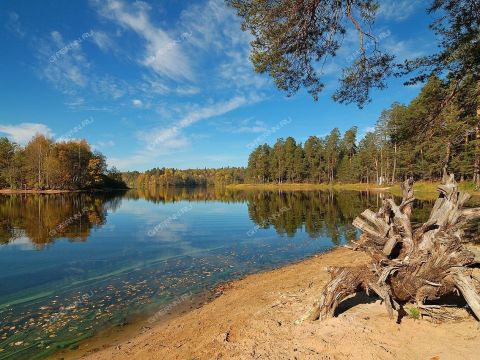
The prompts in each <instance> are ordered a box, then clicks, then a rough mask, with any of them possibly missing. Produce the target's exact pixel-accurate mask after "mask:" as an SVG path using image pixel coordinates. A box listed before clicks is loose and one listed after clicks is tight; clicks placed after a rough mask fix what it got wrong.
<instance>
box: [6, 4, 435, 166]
mask: <svg viewBox="0 0 480 360" xmlns="http://www.w3.org/2000/svg"><path fill="white" fill-rule="evenodd" d="M380 2H381V6H380V9H379V14H378V20H377V22H376V23H375V33H376V34H378V38H379V43H380V46H381V47H382V48H383V49H385V50H388V51H390V52H391V53H393V54H394V55H395V56H396V58H397V60H400V61H401V60H403V59H405V58H411V57H416V56H420V55H426V54H429V53H432V52H433V51H435V38H434V35H433V34H432V32H431V30H429V28H428V24H429V23H430V22H431V18H430V17H429V15H427V13H426V11H425V9H426V7H427V6H428V3H429V1H425V0H424V1H418V0H417V1H416V0H397V1H394V0H384V1H380ZM250 41H251V36H250V35H249V34H248V33H246V32H242V31H241V29H240V20H239V19H238V18H237V16H236V14H235V13H234V11H232V10H231V9H229V8H228V7H227V6H226V5H225V4H224V1H223V0H198V1H197V0H195V1H178V0H163V1H127V0H91V1H87V0H85V1H79V0H71V1H62V0H55V1H53V0H43V1H31V0H2V1H1V2H0V52H1V57H0V99H1V100H0V136H7V137H8V138H10V139H11V140H13V141H15V142H17V143H19V144H22V145H24V144H26V143H27V142H28V140H29V139H30V138H31V137H32V136H33V135H35V134H37V133H41V134H45V135H47V136H49V137H51V138H53V139H55V140H57V141H61V140H68V139H80V138H82V139H86V140H87V141H88V142H89V143H90V144H91V145H92V147H93V149H94V150H98V151H100V152H102V153H103V154H105V156H106V157H107V159H108V164H109V165H110V166H116V167H117V168H118V169H120V170H122V171H125V170H139V171H143V170H146V169H150V168H153V167H176V168H181V169H186V168H204V167H224V166H245V165H246V164H247V159H248V154H249V153H250V152H251V151H252V149H253V148H254V147H255V146H257V145H259V144H263V143H268V144H273V143H274V142H275V141H276V139H277V138H280V137H283V138H286V137H287V136H293V137H294V138H295V139H296V140H297V142H305V140H306V139H307V138H308V137H309V136H310V135H317V136H325V135H327V134H328V133H329V132H330V131H331V130H332V128H334V127H338V128H339V129H340V131H342V132H344V131H345V130H347V129H348V128H350V127H352V126H357V127H358V133H359V136H360V137H361V136H362V135H363V134H365V133H366V132H367V131H369V130H371V129H372V127H373V126H374V125H375V122H376V120H377V119H378V117H379V115H380V113H381V111H382V110H383V109H385V108H388V107H389V106H390V105H391V104H392V103H393V102H394V101H399V102H402V103H408V102H409V101H410V100H411V99H412V98H413V97H415V95H416V94H417V93H418V91H419V86H418V85H417V86H411V87H406V86H404V85H403V81H402V79H395V78H392V79H390V80H389V81H388V88H387V89H386V90H383V91H381V92H380V91H374V92H373V94H372V95H373V96H372V97H373V100H372V102H371V103H370V104H368V105H367V106H365V107H364V108H363V109H358V108H357V107H356V106H355V105H342V104H338V103H335V102H334V101H333V100H332V99H331V95H332V93H333V92H334V90H335V89H336V87H337V85H338V77H339V76H340V74H341V69H342V66H344V65H345V64H346V63H348V62H349V61H351V59H352V56H354V55H355V51H358V42H357V41H358V40H357V35H356V34H355V33H354V32H353V31H349V32H347V34H346V36H345V39H344V41H343V46H342V48H341V49H340V51H339V52H338V56H337V58H335V59H329V60H328V61H327V62H326V64H325V66H324V67H323V76H322V79H323V81H324V82H325V84H326V88H325V90H324V91H323V92H322V93H321V94H320V98H319V100H318V101H317V102H314V101H313V99H312V97H311V96H310V95H308V94H307V93H306V92H305V91H300V92H299V93H297V94H296V95H294V96H293V97H287V96H286V94H285V93H283V92H281V91H279V90H277V89H276V87H275V85H274V83H273V82H272V80H271V79H270V78H269V77H268V76H267V75H263V74H257V73H255V71H254V69H253V66H252V65H251V63H250V61H249V42H250ZM403 80H404V79H403Z"/></svg>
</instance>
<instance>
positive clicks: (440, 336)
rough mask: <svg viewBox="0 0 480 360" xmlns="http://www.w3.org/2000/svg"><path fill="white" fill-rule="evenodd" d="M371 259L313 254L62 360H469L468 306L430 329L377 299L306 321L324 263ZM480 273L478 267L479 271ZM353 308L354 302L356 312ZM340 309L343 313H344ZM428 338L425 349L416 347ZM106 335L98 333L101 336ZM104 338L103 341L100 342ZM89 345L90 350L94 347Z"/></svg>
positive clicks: (472, 345)
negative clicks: (395, 315) (392, 315)
mask: <svg viewBox="0 0 480 360" xmlns="http://www.w3.org/2000/svg"><path fill="white" fill-rule="evenodd" d="M366 261H368V257H367V256H366V255H365V254H363V253H360V252H353V251H352V250H349V249H346V248H335V249H333V250H331V251H328V252H325V253H321V254H318V255H314V256H313V257H309V258H307V259H305V260H302V261H299V262H296V263H292V264H289V265H286V266H283V267H280V268H277V269H274V270H270V271H265V272H260V273H255V274H252V275H247V276H246V277H245V278H243V279H240V280H234V281H232V282H231V283H227V284H226V285H224V286H222V288H221V290H220V291H219V292H220V295H219V296H216V297H214V298H213V299H210V300H211V301H210V300H208V301H207V302H204V303H202V304H201V306H198V307H194V308H192V307H190V309H187V308H184V311H179V312H177V311H174V312H175V313H174V314H173V311H172V316H171V317H170V318H164V319H162V320H161V321H160V322H158V323H155V324H152V326H150V327H148V328H145V327H139V329H132V330H133V331H131V332H129V333H128V334H127V333H125V335H128V336H125V337H124V338H122V339H118V341H117V342H116V343H110V344H106V343H105V341H103V345H102V338H101V336H100V337H97V338H98V340H99V341H98V342H97V343H95V342H94V341H93V339H94V338H92V339H89V340H85V342H84V343H83V344H80V346H79V349H78V350H75V351H69V350H66V351H63V352H57V353H56V354H54V356H52V358H54V357H55V356H56V358H58V357H59V356H63V357H64V358H65V359H69V358H73V356H75V358H81V359H127V358H128V359H197V360H200V359H220V358H222V359H230V358H234V359H245V358H247V359H250V358H252V359H254V358H255V359H257V358H261V359H264V358H285V359H293V358H298V359H322V360H323V359H325V360H327V359H329V360H333V359H335V360H340V359H364V358H372V357H373V358H376V359H386V360H387V359H388V360H390V359H392V360H393V359H413V358H415V359H417V358H418V359H442V360H443V359H458V358H463V359H470V358H473V357H474V354H475V351H476V349H477V347H478V343H479V342H480V332H478V323H477V321H476V320H475V319H474V318H473V317H472V316H471V315H469V314H468V312H467V311H466V310H465V309H464V308H458V309H455V311H456V313H457V314H458V315H459V316H460V317H461V320H459V321H449V322H445V323H442V324H433V323H431V322H429V321H427V320H414V319H411V318H408V317H404V318H403V319H402V321H401V323H400V324H397V323H396V322H395V321H394V320H392V319H389V318H388V316H387V315H386V313H385V310H384V306H383V305H382V304H380V302H379V301H378V300H375V299H372V298H368V299H367V298H365V297H363V298H362V297H358V298H357V297H356V298H357V299H355V298H354V299H352V300H351V301H350V300H349V303H350V304H347V303H346V304H345V305H344V306H343V305H342V307H343V309H342V310H341V313H340V314H339V315H338V316H337V317H335V318H333V319H329V320H326V321H324V322H318V321H308V320H305V321H303V320H302V319H303V318H305V316H306V314H308V313H309V312H310V311H311V309H312V305H313V303H314V302H315V301H316V300H317V299H318V298H319V296H320V294H321V291H322V289H323V286H324V285H325V283H326V282H327V281H328V280H329V278H330V276H329V274H328V272H327V271H326V269H325V267H326V266H355V265H360V264H363V263H365V262H366ZM479 271H480V270H479ZM352 305H355V306H353V307H352ZM342 311H343V312H342ZM417 333H428V334H429V336H428V337H423V338H422V346H419V344H418V343H415V342H412V341H411V339H412V337H413V336H414V335H415V334H417ZM100 335H101V334H100ZM103 340H106V339H103ZM89 343H90V345H89Z"/></svg>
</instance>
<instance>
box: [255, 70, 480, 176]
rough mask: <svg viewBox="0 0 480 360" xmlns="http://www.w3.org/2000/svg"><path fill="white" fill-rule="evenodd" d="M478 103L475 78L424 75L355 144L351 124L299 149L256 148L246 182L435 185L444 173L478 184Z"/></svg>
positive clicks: (283, 142)
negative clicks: (408, 97)
mask: <svg viewBox="0 0 480 360" xmlns="http://www.w3.org/2000/svg"><path fill="white" fill-rule="evenodd" d="M478 101H479V99H478V97H477V96H476V83H475V81H470V83H468V82H467V81H464V83H463V85H462V87H461V88H457V87H456V85H455V83H453V82H452V81H447V80H442V79H440V78H439V77H437V76H431V77H430V78H429V79H428V81H427V82H426V84H425V85H424V86H423V88H422V89H421V91H420V93H419V94H418V95H417V96H416V97H415V98H414V99H413V100H412V101H411V102H410V103H409V104H407V105H405V104H400V103H398V102H395V103H393V104H392V105H391V106H390V108H388V109H386V110H384V111H383V112H382V113H381V115H380V117H379V119H378V120H377V122H376V125H375V128H374V130H373V131H370V132H367V133H366V134H365V135H364V136H363V137H362V138H361V139H360V140H358V129H357V127H352V128H351V129H349V130H347V131H345V133H344V134H343V135H342V134H341V133H340V131H339V130H338V129H337V128H335V129H333V130H332V131H331V132H330V134H329V135H327V136H325V137H318V136H310V137H309V138H308V139H307V140H306V141H305V143H304V144H302V143H297V142H296V141H295V139H294V138H292V137H288V138H286V139H278V140H277V141H276V143H275V144H274V145H273V146H270V145H268V144H264V145H260V146H258V147H257V148H256V149H255V150H254V151H253V152H252V153H251V154H250V156H249V159H248V167H247V173H246V178H247V181H248V182H253V183H270V182H277V183H284V182H313V183H322V182H334V181H338V182H366V183H377V184H383V183H393V182H396V181H399V180H401V179H404V178H405V177H407V176H413V177H414V178H415V179H417V180H438V179H440V178H441V177H442V174H443V172H444V171H445V170H446V171H448V172H454V173H455V174H457V175H458V176H459V177H460V178H461V179H462V180H473V181H478V180H479V174H480V164H479V163H478V159H479V158H478V153H479V151H480V138H479V134H477V130H478V127H477V125H478V124H477V119H476V110H477V108H478Z"/></svg>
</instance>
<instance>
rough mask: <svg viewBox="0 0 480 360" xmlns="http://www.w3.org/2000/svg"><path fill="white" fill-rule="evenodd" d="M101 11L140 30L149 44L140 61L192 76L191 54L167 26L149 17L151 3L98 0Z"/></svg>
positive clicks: (176, 74) (166, 71) (178, 75)
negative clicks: (183, 47) (161, 26)
mask: <svg viewBox="0 0 480 360" xmlns="http://www.w3.org/2000/svg"><path fill="white" fill-rule="evenodd" d="M94 3H95V4H96V6H97V7H98V8H99V13H100V14H101V15H102V16H104V17H105V18H108V19H111V20H113V21H115V22H116V23H117V24H119V25H120V26H122V27H124V28H126V29H129V30H132V31H134V32H135V33H137V34H138V35H139V36H140V37H141V38H142V39H143V40H144V41H145V48H144V52H143V54H142V56H141V57H140V58H139V59H138V61H139V63H141V64H142V65H144V66H147V67H149V68H151V69H152V70H153V71H155V72H157V73H158V74H161V75H164V76H167V77H168V78H170V79H174V80H178V79H192V78H193V73H192V71H191V69H190V65H189V61H188V58H187V57H186V56H185V54H184V53H183V51H182V49H181V44H180V43H178V42H176V41H175V38H173V37H171V36H170V35H169V34H168V33H167V32H166V31H165V30H163V29H162V28H160V27H157V26H155V25H154V24H153V23H152V21H151V20H150V17H149V11H150V9H151V8H150V6H149V5H148V4H146V3H144V2H140V1H137V2H135V3H133V4H132V5H129V4H125V3H124V2H123V1H120V0H108V1H99V0H97V1H95V2H94Z"/></svg>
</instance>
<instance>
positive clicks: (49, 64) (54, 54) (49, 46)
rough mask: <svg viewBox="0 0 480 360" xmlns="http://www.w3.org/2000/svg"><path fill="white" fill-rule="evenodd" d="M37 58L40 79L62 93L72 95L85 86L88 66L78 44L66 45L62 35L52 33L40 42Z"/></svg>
mask: <svg viewBox="0 0 480 360" xmlns="http://www.w3.org/2000/svg"><path fill="white" fill-rule="evenodd" d="M38 57H39V59H40V61H41V65H40V66H41V71H42V77H44V78H45V79H47V80H48V81H50V82H51V83H52V84H53V85H54V86H55V87H57V88H58V89H60V90H61V91H62V92H64V93H67V94H70V95H74V94H75V93H76V89H77V88H84V87H85V86H86V85H87V75H86V72H87V70H88V69H89V67H90V64H89V62H88V61H87V59H86V57H85V55H84V54H83V52H82V48H81V44H80V43H78V42H70V43H66V42H65V41H64V39H63V36H62V34H60V33H59V32H58V31H52V32H51V33H50V35H49V37H48V38H47V39H45V40H42V41H40V46H39V48H38Z"/></svg>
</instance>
